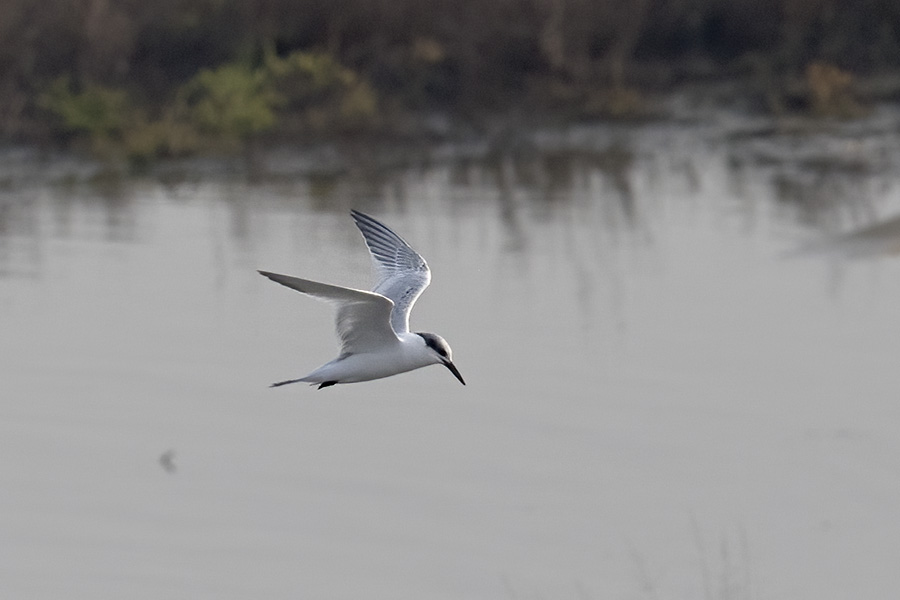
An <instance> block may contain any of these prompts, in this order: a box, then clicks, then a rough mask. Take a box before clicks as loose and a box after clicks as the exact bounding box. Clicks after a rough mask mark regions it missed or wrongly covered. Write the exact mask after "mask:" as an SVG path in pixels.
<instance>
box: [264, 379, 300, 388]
mask: <svg viewBox="0 0 900 600" xmlns="http://www.w3.org/2000/svg"><path fill="white" fill-rule="evenodd" d="M301 381H303V380H302V379H288V380H287V381H278V382H276V383H273V384H272V385H270V386H269V387H270V388H273V387H279V386H282V385H287V384H289V383H300V382H301Z"/></svg>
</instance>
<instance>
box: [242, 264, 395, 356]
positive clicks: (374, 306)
mask: <svg viewBox="0 0 900 600" xmlns="http://www.w3.org/2000/svg"><path fill="white" fill-rule="evenodd" d="M259 274H260V275H264V276H266V277H268V278H269V279H271V280H272V281H274V282H276V283H280V284H281V285H285V286H287V287H289V288H291V289H294V290H297V291H298V292H303V293H304V294H309V295H310V296H312V297H313V298H316V299H319V300H324V301H326V302H331V303H332V304H335V305H337V317H336V319H335V329H336V330H337V334H338V337H339V338H340V339H341V354H356V353H360V352H377V351H378V350H380V349H383V348H384V347H385V346H388V345H390V344H394V343H397V341H398V339H397V334H395V333H394V330H393V329H392V328H391V324H390V317H391V309H392V308H393V307H394V303H393V302H392V301H391V300H390V299H389V298H386V297H385V296H382V295H381V294H376V293H374V292H364V291H362V290H354V289H351V288H345V287H341V286H338V285H329V284H327V283H319V282H317V281H309V280H307V279H300V278H299V277H291V276H290V275H279V274H277V273H269V272H268V271H260V272H259Z"/></svg>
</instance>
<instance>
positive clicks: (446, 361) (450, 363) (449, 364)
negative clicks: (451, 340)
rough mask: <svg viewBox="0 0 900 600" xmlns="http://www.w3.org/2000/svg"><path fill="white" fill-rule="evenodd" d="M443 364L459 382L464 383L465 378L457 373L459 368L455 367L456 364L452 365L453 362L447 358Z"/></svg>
mask: <svg viewBox="0 0 900 600" xmlns="http://www.w3.org/2000/svg"><path fill="white" fill-rule="evenodd" d="M444 366H445V367H447V368H448V369H450V372H451V373H453V376H454V377H456V378H457V379H459V382H460V383H461V384H463V385H466V382H465V380H464V379H463V378H462V375H460V374H459V370H458V369H457V368H456V365H454V364H453V363H452V362H451V361H449V360H445V361H444Z"/></svg>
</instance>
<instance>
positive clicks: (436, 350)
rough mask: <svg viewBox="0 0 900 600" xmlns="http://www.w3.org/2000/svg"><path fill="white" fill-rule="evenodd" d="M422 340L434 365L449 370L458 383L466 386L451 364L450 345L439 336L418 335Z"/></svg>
mask: <svg viewBox="0 0 900 600" xmlns="http://www.w3.org/2000/svg"><path fill="white" fill-rule="evenodd" d="M417 335H419V336H420V337H421V338H422V339H423V340H425V346H426V347H427V348H428V351H429V353H430V354H431V356H432V357H433V362H434V364H441V365H444V366H445V367H447V368H448V369H450V372H451V373H453V376H454V377H456V378H457V379H459V382H460V383H461V384H463V385H466V382H465V380H463V378H462V375H460V374H459V371H458V370H457V368H456V366H455V365H454V364H453V352H452V351H451V350H450V344H448V343H447V342H446V340H444V338H442V337H441V336H439V335H437V334H435V333H418V334H417Z"/></svg>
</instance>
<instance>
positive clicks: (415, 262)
mask: <svg viewBox="0 0 900 600" xmlns="http://www.w3.org/2000/svg"><path fill="white" fill-rule="evenodd" d="M350 214H351V215H352V216H353V220H354V221H356V226H357V227H359V231H360V232H361V233H362V235H363V238H364V239H365V240H366V245H367V246H368V247H369V252H370V253H371V254H372V262H373V263H374V264H375V273H376V274H377V275H378V283H377V284H376V285H375V289H373V290H372V291H373V292H374V293H376V294H381V295H382V296H385V297H386V298H389V299H391V300H392V301H393V303H394V309H393V311H392V313H391V327H393V328H394V331H395V332H397V333H398V334H400V333H407V332H408V331H409V311H410V310H412V306H413V304H415V302H416V299H417V298H418V297H419V295H420V294H421V293H422V291H423V290H424V289H425V288H426V287H428V284H429V282H430V281H431V271H430V270H429V269H428V264H427V263H426V262H425V259H424V258H422V257H421V256H419V255H418V254H417V253H416V251H415V250H413V249H412V248H410V246H409V244H407V243H406V242H405V241H403V238H401V237H400V236H399V235H397V234H396V233H394V232H393V231H391V230H390V229H389V228H388V227H387V226H386V225H384V224H383V223H380V222H378V221H376V220H375V219H373V218H372V217H370V216H369V215H366V214H363V213H361V212H359V211H356V210H351V211H350Z"/></svg>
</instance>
